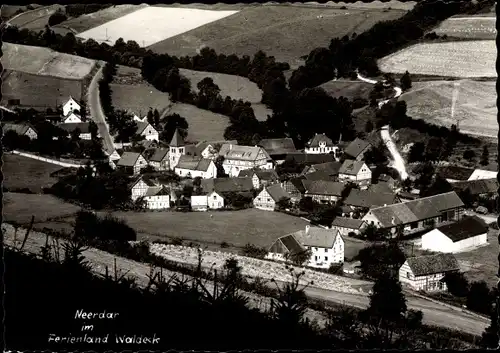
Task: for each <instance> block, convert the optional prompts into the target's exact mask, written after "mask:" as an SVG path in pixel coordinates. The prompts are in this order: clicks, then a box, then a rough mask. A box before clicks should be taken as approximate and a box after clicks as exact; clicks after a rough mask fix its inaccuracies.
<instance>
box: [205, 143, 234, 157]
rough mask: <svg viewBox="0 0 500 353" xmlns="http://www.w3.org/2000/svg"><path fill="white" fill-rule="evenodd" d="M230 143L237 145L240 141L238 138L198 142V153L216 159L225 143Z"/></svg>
mask: <svg viewBox="0 0 500 353" xmlns="http://www.w3.org/2000/svg"><path fill="white" fill-rule="evenodd" d="M225 143H230V144H233V145H237V144H238V141H236V140H222V141H201V142H198V143H197V144H196V151H197V155H199V156H201V157H203V158H208V159H216V158H217V156H218V155H219V149H220V147H222V145H223V144H225Z"/></svg>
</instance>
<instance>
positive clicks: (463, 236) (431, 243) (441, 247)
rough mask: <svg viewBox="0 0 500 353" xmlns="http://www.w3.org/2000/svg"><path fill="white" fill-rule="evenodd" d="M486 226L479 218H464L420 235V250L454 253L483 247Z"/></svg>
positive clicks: (485, 237)
mask: <svg viewBox="0 0 500 353" xmlns="http://www.w3.org/2000/svg"><path fill="white" fill-rule="evenodd" d="M487 234H488V225H487V224H486V223H485V222H484V221H483V220H482V219H480V218H479V217H477V216H472V217H464V218H462V219H461V220H459V221H458V222H455V223H451V224H447V225H443V226H441V227H437V228H436V229H433V230H431V231H430V232H428V233H426V234H424V235H422V249H423V250H430V251H436V252H442V253H454V252H460V251H464V250H470V249H471V248H474V247H477V246H480V245H484V244H486V242H487Z"/></svg>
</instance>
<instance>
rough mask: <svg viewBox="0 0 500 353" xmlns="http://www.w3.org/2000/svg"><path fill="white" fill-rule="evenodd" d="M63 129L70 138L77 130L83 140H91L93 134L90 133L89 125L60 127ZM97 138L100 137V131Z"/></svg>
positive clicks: (80, 124) (73, 124) (76, 124)
mask: <svg viewBox="0 0 500 353" xmlns="http://www.w3.org/2000/svg"><path fill="white" fill-rule="evenodd" d="M58 127H60V128H61V129H63V130H64V131H66V132H67V133H68V137H70V136H71V134H72V133H73V131H75V130H77V129H78V131H79V132H80V134H79V135H78V136H79V137H80V138H81V139H82V140H91V139H92V134H91V133H90V124H89V123H68V124H60V125H58ZM97 137H99V131H97Z"/></svg>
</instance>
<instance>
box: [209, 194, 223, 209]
mask: <svg viewBox="0 0 500 353" xmlns="http://www.w3.org/2000/svg"><path fill="white" fill-rule="evenodd" d="M207 201H208V207H209V208H211V209H219V208H223V207H224V198H223V197H222V196H220V195H219V194H218V193H216V192H215V191H212V193H211V194H209V195H208V196H207Z"/></svg>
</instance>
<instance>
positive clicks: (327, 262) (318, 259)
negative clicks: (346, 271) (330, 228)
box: [306, 236, 344, 268]
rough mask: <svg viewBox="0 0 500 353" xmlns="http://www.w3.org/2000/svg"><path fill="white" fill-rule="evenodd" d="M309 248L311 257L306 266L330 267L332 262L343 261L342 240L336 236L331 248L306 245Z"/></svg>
mask: <svg viewBox="0 0 500 353" xmlns="http://www.w3.org/2000/svg"><path fill="white" fill-rule="evenodd" d="M306 248H309V249H311V258H310V260H309V262H308V264H307V265H308V266H310V267H317V268H330V266H331V265H332V264H334V263H342V262H344V240H343V239H342V237H341V236H337V237H336V239H335V243H334V244H333V247H331V248H319V247H314V246H312V247H311V246H306Z"/></svg>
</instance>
